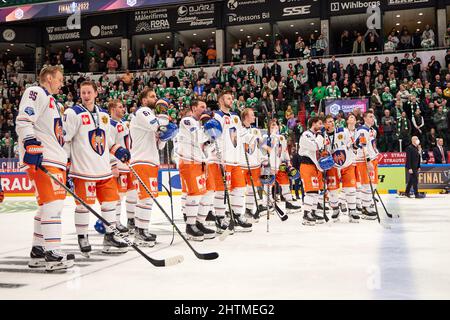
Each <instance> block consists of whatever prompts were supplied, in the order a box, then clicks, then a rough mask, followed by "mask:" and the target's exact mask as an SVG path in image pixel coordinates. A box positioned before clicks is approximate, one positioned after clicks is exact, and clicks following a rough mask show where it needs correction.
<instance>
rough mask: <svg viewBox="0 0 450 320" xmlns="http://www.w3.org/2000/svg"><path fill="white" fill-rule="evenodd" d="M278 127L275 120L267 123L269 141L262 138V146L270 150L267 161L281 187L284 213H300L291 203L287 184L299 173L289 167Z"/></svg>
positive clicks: (282, 138)
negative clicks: (284, 202) (284, 203)
mask: <svg viewBox="0 0 450 320" xmlns="http://www.w3.org/2000/svg"><path fill="white" fill-rule="evenodd" d="M279 130H280V127H279V125H278V120H277V119H272V120H271V121H270V122H269V132H270V139H269V137H268V136H267V135H265V136H264V137H263V139H264V142H263V145H267V146H268V147H269V148H270V151H269V154H268V158H269V159H268V160H269V161H270V168H271V170H272V172H273V173H274V174H275V179H276V182H277V183H278V184H279V185H280V187H281V195H282V196H283V198H284V199H285V200H286V211H287V212H288V213H295V212H298V211H300V209H301V207H300V206H297V205H295V204H293V203H292V200H293V199H292V193H291V188H290V184H289V178H294V179H295V178H297V179H298V178H299V173H298V171H297V170H296V169H294V168H293V167H292V165H291V159H290V157H289V152H288V149H287V141H286V138H285V137H284V136H283V135H281V134H279Z"/></svg>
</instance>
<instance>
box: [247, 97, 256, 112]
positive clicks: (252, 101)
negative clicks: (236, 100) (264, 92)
mask: <svg viewBox="0 0 450 320" xmlns="http://www.w3.org/2000/svg"><path fill="white" fill-rule="evenodd" d="M258 101H259V99H258V98H257V97H254V98H248V99H247V101H246V103H245V105H246V106H247V108H252V109H255V108H256V106H257V105H258Z"/></svg>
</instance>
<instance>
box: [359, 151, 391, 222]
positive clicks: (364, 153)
mask: <svg viewBox="0 0 450 320" xmlns="http://www.w3.org/2000/svg"><path fill="white" fill-rule="evenodd" d="M362 152H363V157H364V162H365V164H366V171H367V177H368V178H369V185H370V190H371V193H372V200H373V204H374V206H375V212H376V213H377V220H378V223H379V224H380V225H381V226H383V227H384V228H386V229H390V228H391V227H390V226H388V225H386V224H384V223H381V219H380V214H379V213H378V206H377V201H376V199H375V194H374V193H375V192H374V191H373V185H372V180H371V179H370V172H369V166H368V164H367V157H366V151H365V150H364V147H363V148H362Z"/></svg>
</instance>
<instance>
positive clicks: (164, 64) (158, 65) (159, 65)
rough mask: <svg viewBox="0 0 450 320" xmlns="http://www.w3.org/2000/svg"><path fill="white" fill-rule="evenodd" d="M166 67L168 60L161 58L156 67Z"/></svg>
mask: <svg viewBox="0 0 450 320" xmlns="http://www.w3.org/2000/svg"><path fill="white" fill-rule="evenodd" d="M165 67H166V62H165V61H164V60H162V59H159V60H158V62H157V63H156V69H164V68H165Z"/></svg>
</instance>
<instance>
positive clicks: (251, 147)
mask: <svg viewBox="0 0 450 320" xmlns="http://www.w3.org/2000/svg"><path fill="white" fill-rule="evenodd" d="M245 149H246V150H247V153H248V154H253V152H255V150H256V143H253V144H245Z"/></svg>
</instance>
